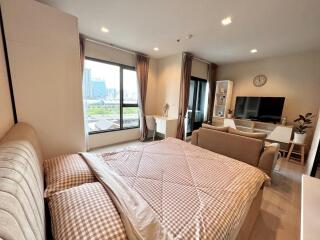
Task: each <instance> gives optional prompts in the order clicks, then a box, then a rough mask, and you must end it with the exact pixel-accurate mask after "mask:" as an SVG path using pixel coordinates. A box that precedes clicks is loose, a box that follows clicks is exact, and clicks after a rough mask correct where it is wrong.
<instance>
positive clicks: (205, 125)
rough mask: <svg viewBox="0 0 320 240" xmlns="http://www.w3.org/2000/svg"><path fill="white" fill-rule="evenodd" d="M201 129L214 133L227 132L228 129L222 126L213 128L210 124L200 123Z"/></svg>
mask: <svg viewBox="0 0 320 240" xmlns="http://www.w3.org/2000/svg"><path fill="white" fill-rule="evenodd" d="M202 127H203V128H209V129H212V130H216V131H221V132H227V131H228V128H229V127H223V126H213V125H210V124H206V123H202Z"/></svg>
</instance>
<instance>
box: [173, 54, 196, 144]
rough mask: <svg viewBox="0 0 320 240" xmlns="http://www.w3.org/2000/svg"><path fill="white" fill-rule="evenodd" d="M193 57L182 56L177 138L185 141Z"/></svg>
mask: <svg viewBox="0 0 320 240" xmlns="http://www.w3.org/2000/svg"><path fill="white" fill-rule="evenodd" d="M192 58H193V56H192V55H191V54H190V53H183V55H182V68H181V80H180V97H179V116H178V128H177V138H178V139H184V130H185V129H184V128H185V126H184V121H185V116H186V114H187V108H188V101H189V88H190V78H191V67H192Z"/></svg>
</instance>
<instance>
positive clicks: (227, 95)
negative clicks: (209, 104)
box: [213, 80, 233, 117]
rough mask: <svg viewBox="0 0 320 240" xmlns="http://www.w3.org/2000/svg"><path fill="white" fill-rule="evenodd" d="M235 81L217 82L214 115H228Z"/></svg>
mask: <svg viewBox="0 0 320 240" xmlns="http://www.w3.org/2000/svg"><path fill="white" fill-rule="evenodd" d="M232 88H233V82H232V81H230V80H221V81H217V82H216V92H215V97H214V106H213V117H227V114H228V110H229V109H230V105H231V97H232Z"/></svg>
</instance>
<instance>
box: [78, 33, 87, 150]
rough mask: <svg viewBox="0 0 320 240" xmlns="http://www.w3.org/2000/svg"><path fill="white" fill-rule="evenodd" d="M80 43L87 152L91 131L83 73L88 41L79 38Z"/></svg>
mask: <svg viewBox="0 0 320 240" xmlns="http://www.w3.org/2000/svg"><path fill="white" fill-rule="evenodd" d="M79 41H80V64H81V82H82V97H83V118H84V129H85V141H86V150H87V151H88V150H89V129H88V124H87V119H88V118H87V106H86V104H87V103H86V101H85V99H84V96H85V86H84V84H83V71H84V60H85V42H86V40H85V39H84V38H83V37H82V36H79Z"/></svg>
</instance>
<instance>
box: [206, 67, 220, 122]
mask: <svg viewBox="0 0 320 240" xmlns="http://www.w3.org/2000/svg"><path fill="white" fill-rule="evenodd" d="M217 68H218V65H216V64H214V63H210V64H209V66H208V72H209V79H208V84H209V94H208V110H207V121H208V122H209V123H212V115H213V104H214V97H215V91H216V81H217Z"/></svg>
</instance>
